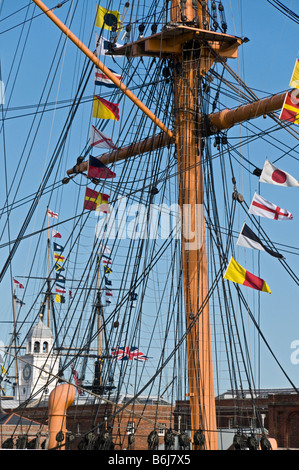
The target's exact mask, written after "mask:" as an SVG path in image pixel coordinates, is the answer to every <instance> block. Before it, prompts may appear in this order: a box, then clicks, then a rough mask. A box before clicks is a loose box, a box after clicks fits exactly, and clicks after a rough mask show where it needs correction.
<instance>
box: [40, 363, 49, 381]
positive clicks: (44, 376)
mask: <svg viewBox="0 0 299 470" xmlns="http://www.w3.org/2000/svg"><path fill="white" fill-rule="evenodd" d="M50 371H51V368H50V367H49V366H48V365H45V366H44V367H43V372H42V373H41V379H42V380H44V381H46V380H48V379H49V378H50V375H49V374H48V373H47V372H50Z"/></svg>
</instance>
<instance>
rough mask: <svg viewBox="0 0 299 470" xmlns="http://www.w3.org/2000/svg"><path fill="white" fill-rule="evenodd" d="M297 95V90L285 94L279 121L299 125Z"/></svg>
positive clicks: (298, 101) (298, 100)
mask: <svg viewBox="0 0 299 470" xmlns="http://www.w3.org/2000/svg"><path fill="white" fill-rule="evenodd" d="M297 94H298V92H297V90H293V91H292V92H287V93H286V97H285V100H284V103H283V107H282V109H281V112H280V116H279V119H280V120H282V121H289V122H293V123H294V124H299V99H298V98H297V96H296V95H297Z"/></svg>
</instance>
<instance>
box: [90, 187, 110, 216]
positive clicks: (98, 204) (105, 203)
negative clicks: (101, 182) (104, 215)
mask: <svg viewBox="0 0 299 470" xmlns="http://www.w3.org/2000/svg"><path fill="white" fill-rule="evenodd" d="M84 209H87V210H88V211H96V210H98V211H101V212H110V209H109V196H108V195H107V194H102V193H98V192H97V191H93V190H92V189H90V188H86V190H85V199H84Z"/></svg>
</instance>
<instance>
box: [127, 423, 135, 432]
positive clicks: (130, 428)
mask: <svg viewBox="0 0 299 470" xmlns="http://www.w3.org/2000/svg"><path fill="white" fill-rule="evenodd" d="M134 432H135V423H134V421H128V424H127V434H134Z"/></svg>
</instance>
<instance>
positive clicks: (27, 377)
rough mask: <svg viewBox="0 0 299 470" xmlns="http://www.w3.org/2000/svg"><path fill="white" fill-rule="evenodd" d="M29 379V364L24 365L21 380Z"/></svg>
mask: <svg viewBox="0 0 299 470" xmlns="http://www.w3.org/2000/svg"><path fill="white" fill-rule="evenodd" d="M30 377H31V367H30V365H29V364H25V366H24V369H23V378H24V379H25V380H29V379H30Z"/></svg>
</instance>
